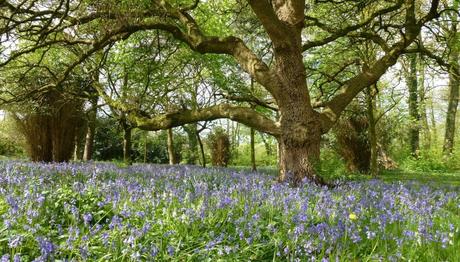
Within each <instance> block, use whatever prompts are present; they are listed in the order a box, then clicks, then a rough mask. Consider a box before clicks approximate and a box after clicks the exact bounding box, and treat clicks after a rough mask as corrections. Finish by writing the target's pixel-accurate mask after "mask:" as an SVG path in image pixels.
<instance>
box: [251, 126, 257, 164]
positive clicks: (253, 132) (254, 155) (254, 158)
mask: <svg viewBox="0 0 460 262" xmlns="http://www.w3.org/2000/svg"><path fill="white" fill-rule="evenodd" d="M254 136H255V130H254V128H251V135H250V140H251V141H250V145H251V167H252V171H256V170H257V165H256V152H255V151H256V149H255V141H254Z"/></svg>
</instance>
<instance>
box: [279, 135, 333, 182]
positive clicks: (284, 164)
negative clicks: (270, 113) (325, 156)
mask: <svg viewBox="0 0 460 262" xmlns="http://www.w3.org/2000/svg"><path fill="white" fill-rule="evenodd" d="M307 134H308V135H305V134H303V135H302V134H299V133H296V132H285V135H284V134H283V135H282V137H281V139H280V140H281V143H280V178H279V180H280V181H286V182H289V183H291V184H293V185H299V184H300V183H301V182H302V181H303V180H304V179H305V178H307V179H309V180H310V181H313V182H314V183H316V184H318V185H324V184H326V183H325V181H324V180H323V179H322V178H321V177H320V176H319V175H318V171H319V168H320V141H321V133H320V131H319V129H318V128H315V127H312V128H311V129H310V130H309V131H308V133H307Z"/></svg>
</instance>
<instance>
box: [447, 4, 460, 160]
mask: <svg viewBox="0 0 460 262" xmlns="http://www.w3.org/2000/svg"><path fill="white" fill-rule="evenodd" d="M458 8H459V1H454V6H453V9H454V10H456V11H457V10H458ZM457 25H458V17H457V15H453V16H452V25H451V27H450V29H449V31H448V32H447V35H448V37H449V39H450V41H449V42H448V47H449V49H450V54H449V58H448V59H449V64H450V68H449V105H448V107H447V115H446V133H445V136H444V145H443V154H444V155H445V156H449V155H450V154H452V151H453V149H454V140H455V120H456V117H457V107H458V100H459V95H460V92H459V91H460V90H459V88H460V62H459V58H460V47H459V41H460V36H459V33H458V30H457Z"/></svg>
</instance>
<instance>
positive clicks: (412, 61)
mask: <svg viewBox="0 0 460 262" xmlns="http://www.w3.org/2000/svg"><path fill="white" fill-rule="evenodd" d="M408 59H409V70H408V72H407V85H408V87H409V116H410V128H409V144H410V151H411V154H412V156H414V157H418V153H419V148H420V146H419V144H420V123H419V122H420V116H419V112H418V92H417V88H418V83H417V54H408Z"/></svg>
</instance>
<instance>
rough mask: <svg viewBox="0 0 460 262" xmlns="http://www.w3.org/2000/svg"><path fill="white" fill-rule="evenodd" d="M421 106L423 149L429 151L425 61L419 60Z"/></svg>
mask: <svg viewBox="0 0 460 262" xmlns="http://www.w3.org/2000/svg"><path fill="white" fill-rule="evenodd" d="M419 65H420V66H419V75H420V79H419V90H418V96H419V105H420V125H421V126H422V133H423V149H424V150H429V149H430V148H431V131H430V126H429V125H428V115H427V113H426V90H425V64H424V61H423V59H422V58H421V57H420V59H419Z"/></svg>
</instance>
